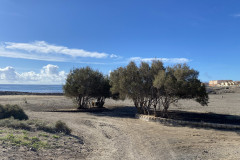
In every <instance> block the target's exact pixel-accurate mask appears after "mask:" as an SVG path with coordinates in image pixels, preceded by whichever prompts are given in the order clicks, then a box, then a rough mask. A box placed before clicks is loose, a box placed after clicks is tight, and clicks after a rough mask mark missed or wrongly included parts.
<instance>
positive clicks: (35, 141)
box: [0, 134, 50, 151]
mask: <svg viewBox="0 0 240 160" xmlns="http://www.w3.org/2000/svg"><path fill="white" fill-rule="evenodd" d="M0 140H2V141H6V142H10V143H11V144H12V145H16V146H26V147H28V148H30V149H31V150H34V151H37V150H39V149H41V148H49V147H50V146H49V144H48V143H47V142H43V141H41V140H40V139H39V138H38V137H29V135H26V134H23V135H14V134H8V135H6V136H5V137H1V139H0Z"/></svg>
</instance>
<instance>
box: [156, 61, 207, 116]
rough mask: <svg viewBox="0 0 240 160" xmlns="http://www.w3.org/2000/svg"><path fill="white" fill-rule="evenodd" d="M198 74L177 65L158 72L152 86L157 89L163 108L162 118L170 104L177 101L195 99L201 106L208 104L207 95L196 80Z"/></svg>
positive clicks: (186, 67) (203, 87)
mask: <svg viewBox="0 0 240 160" xmlns="http://www.w3.org/2000/svg"><path fill="white" fill-rule="evenodd" d="M198 74H199V73H198V72H197V71H195V70H194V69H190V68H189V67H188V66H187V65H186V64H183V65H181V64H177V65H175V66H173V67H167V68H166V70H161V71H159V72H158V74H157V75H156V76H155V79H154V82H153V86H154V87H155V88H156V89H157V97H158V99H159V100H160V103H161V105H162V106H163V110H162V112H163V116H167V111H168V108H169V106H170V104H171V103H175V102H177V101H178V100H179V99H195V100H196V101H197V102H199V103H200V104H201V105H207V104H208V94H207V92H206V88H205V86H204V85H203V84H202V83H201V82H200V80H199V79H198Z"/></svg>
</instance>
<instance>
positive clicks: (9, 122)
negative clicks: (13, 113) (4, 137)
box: [0, 117, 31, 131]
mask: <svg viewBox="0 0 240 160" xmlns="http://www.w3.org/2000/svg"><path fill="white" fill-rule="evenodd" d="M0 127H8V128H14V129H24V130H28V131H29V130H31V126H30V125H29V124H28V123H27V121H19V120H15V119H13V118H12V117H11V118H8V119H3V120H0Z"/></svg>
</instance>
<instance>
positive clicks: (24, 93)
mask: <svg viewBox="0 0 240 160" xmlns="http://www.w3.org/2000/svg"><path fill="white" fill-rule="evenodd" d="M3 95H54V96H62V95H63V93H36V92H19V91H0V96H3Z"/></svg>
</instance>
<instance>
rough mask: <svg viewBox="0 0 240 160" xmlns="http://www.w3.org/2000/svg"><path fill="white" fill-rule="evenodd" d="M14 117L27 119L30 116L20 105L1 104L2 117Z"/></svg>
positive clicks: (0, 116) (0, 115) (0, 113)
mask: <svg viewBox="0 0 240 160" xmlns="http://www.w3.org/2000/svg"><path fill="white" fill-rule="evenodd" d="M10 117H13V118H15V119H19V120H27V119H28V116H27V115H26V113H25V112H24V111H23V109H22V108H20V107H19V106H18V105H10V104H7V105H5V106H3V105H0V119H3V118H10Z"/></svg>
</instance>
